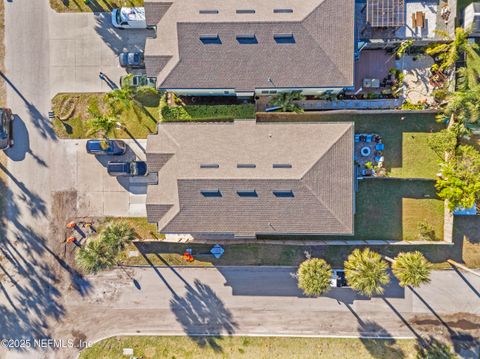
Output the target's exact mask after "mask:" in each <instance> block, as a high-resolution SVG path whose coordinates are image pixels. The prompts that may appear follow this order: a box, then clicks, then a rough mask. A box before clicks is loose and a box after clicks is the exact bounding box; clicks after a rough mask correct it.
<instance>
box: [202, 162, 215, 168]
mask: <svg viewBox="0 0 480 359" xmlns="http://www.w3.org/2000/svg"><path fill="white" fill-rule="evenodd" d="M218 167H220V166H219V165H218V163H202V164H200V168H218Z"/></svg>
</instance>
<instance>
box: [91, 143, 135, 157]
mask: <svg viewBox="0 0 480 359" xmlns="http://www.w3.org/2000/svg"><path fill="white" fill-rule="evenodd" d="M126 151H127V144H126V143H125V142H123V141H121V140H88V141H87V152H88V153H91V154H92V155H111V156H120V155H123V154H125V152H126Z"/></svg>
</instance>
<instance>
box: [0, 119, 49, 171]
mask: <svg viewBox="0 0 480 359" xmlns="http://www.w3.org/2000/svg"><path fill="white" fill-rule="evenodd" d="M13 139H14V144H13V146H12V147H10V148H9V149H8V150H6V151H5V153H6V154H7V157H8V158H10V159H11V160H12V161H15V162H18V161H23V160H24V159H25V157H26V156H27V153H28V154H29V155H30V156H32V158H33V159H34V160H35V161H36V162H37V164H39V165H40V166H42V167H48V165H47V163H46V162H45V160H43V159H42V158H41V157H40V156H38V155H37V154H35V153H34V152H33V151H32V149H31V148H30V136H29V134H28V129H27V126H25V122H24V121H23V119H22V118H21V117H20V116H18V115H13Z"/></svg>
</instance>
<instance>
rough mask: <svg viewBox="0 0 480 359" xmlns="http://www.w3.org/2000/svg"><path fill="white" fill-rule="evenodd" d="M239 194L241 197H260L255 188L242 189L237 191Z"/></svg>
mask: <svg viewBox="0 0 480 359" xmlns="http://www.w3.org/2000/svg"><path fill="white" fill-rule="evenodd" d="M237 194H238V195H239V196H240V197H258V195H257V191H255V190H254V189H250V190H240V191H237Z"/></svg>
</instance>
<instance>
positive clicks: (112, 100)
mask: <svg viewBox="0 0 480 359" xmlns="http://www.w3.org/2000/svg"><path fill="white" fill-rule="evenodd" d="M133 76H134V75H133V74H129V75H127V76H125V78H124V79H123V81H122V85H121V87H120V88H117V89H114V90H112V91H110V92H108V93H106V94H105V101H106V102H107V103H108V104H109V105H110V107H111V109H112V112H115V113H118V112H122V111H123V110H125V109H130V108H132V109H133V111H134V112H135V113H136V114H137V116H138V113H137V111H138V110H141V111H145V107H144V106H143V104H142V103H141V102H140V101H139V100H138V97H140V96H142V95H157V94H158V91H157V89H155V88H153V87H150V86H134V85H133V83H132V79H133Z"/></svg>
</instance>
